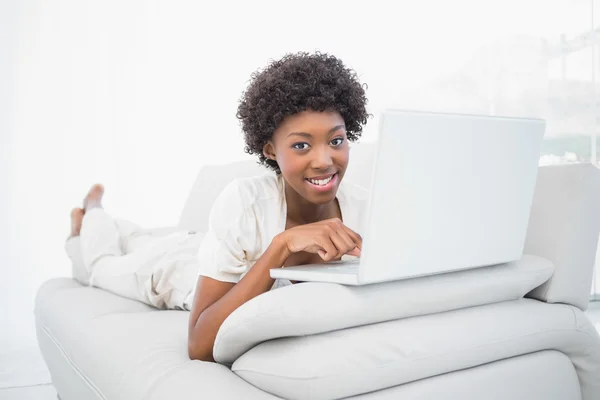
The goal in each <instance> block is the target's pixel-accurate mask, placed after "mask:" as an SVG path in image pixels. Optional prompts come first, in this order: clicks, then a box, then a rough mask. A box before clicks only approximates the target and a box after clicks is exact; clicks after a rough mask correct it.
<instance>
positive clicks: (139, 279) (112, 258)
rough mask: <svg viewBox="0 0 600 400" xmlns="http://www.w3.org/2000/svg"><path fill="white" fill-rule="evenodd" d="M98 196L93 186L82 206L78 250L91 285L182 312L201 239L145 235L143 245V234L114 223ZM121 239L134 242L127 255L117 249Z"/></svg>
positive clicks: (99, 189)
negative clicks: (83, 206)
mask: <svg viewBox="0 0 600 400" xmlns="http://www.w3.org/2000/svg"><path fill="white" fill-rule="evenodd" d="M102 195H103V188H102V187H101V186H100V187H99V188H98V187H96V186H94V187H92V190H90V193H89V194H88V196H87V197H86V200H85V201H84V205H85V207H86V209H85V214H84V216H83V221H82V224H81V232H80V242H81V243H80V244H81V252H82V258H83V262H84V265H85V266H86V268H87V269H88V270H89V271H90V273H91V275H90V285H91V286H96V287H99V288H102V289H105V290H107V291H110V292H112V293H115V294H117V295H120V296H123V297H127V298H131V299H134V300H138V301H142V302H144V303H146V304H150V305H153V306H155V307H158V308H184V301H185V298H186V297H187V295H188V294H189V292H190V291H191V290H192V288H193V285H191V284H190V283H188V281H190V280H191V279H190V278H189V276H193V277H194V278H195V276H196V275H197V267H196V264H195V255H196V253H197V250H198V248H199V247H200V242H199V240H200V237H197V236H196V235H192V236H188V234H187V233H183V232H181V233H178V234H171V235H165V236H160V237H152V236H151V235H148V238H144V240H143V242H144V243H141V242H142V241H140V240H139V239H140V236H141V235H142V236H143V235H144V232H143V231H144V230H142V229H141V228H140V229H138V228H139V227H137V226H135V225H134V224H125V226H124V225H123V224H122V222H121V224H120V223H119V222H120V221H117V220H115V219H113V218H112V217H111V216H110V215H109V214H107V213H106V212H105V211H104V209H103V208H102V204H101V199H102ZM123 233H126V234H127V235H128V237H129V236H131V238H129V239H132V238H133V239H132V240H133V241H135V242H137V243H136V244H135V246H133V247H134V249H133V251H131V252H130V253H128V254H125V253H124V252H123V248H122V246H121V244H122V243H121V241H122V239H123V235H122V234H123ZM136 237H137V239H136ZM125 239H127V238H125ZM125 247H129V246H125Z"/></svg>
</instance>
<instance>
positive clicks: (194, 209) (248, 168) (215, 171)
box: [178, 143, 375, 232]
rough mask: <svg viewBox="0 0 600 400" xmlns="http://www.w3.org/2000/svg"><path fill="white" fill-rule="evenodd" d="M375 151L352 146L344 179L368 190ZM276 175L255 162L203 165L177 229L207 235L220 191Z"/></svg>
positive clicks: (369, 146) (365, 146) (370, 147)
mask: <svg viewBox="0 0 600 400" xmlns="http://www.w3.org/2000/svg"><path fill="white" fill-rule="evenodd" d="M374 151H375V145H374V143H360V144H358V143H357V144H352V145H351V148H350V162H349V165H348V170H347V171H346V176H345V178H344V180H347V181H350V182H354V183H356V184H359V185H361V186H363V187H366V188H368V187H369V183H370V180H371V166H372V164H373V155H374ZM265 173H274V172H272V171H270V170H269V169H267V168H265V167H264V166H262V165H259V164H258V163H257V161H255V160H249V161H238V162H234V163H230V164H225V165H206V166H204V167H203V168H202V169H201V170H200V172H199V173H198V176H197V177H196V181H195V182H194V185H193V186H192V190H191V191H190V194H189V196H188V198H187V200H186V202H185V204H184V206H183V211H182V213H181V216H180V217H179V223H178V227H179V228H181V229H185V230H196V231H198V232H206V231H207V229H208V216H209V214H210V209H211V207H212V204H213V203H214V201H215V200H216V198H217V196H218V195H219V194H220V193H221V191H222V190H223V189H224V188H225V187H226V186H227V185H228V184H229V183H230V182H231V181H233V180H234V179H235V178H243V177H249V176H256V175H261V174H265Z"/></svg>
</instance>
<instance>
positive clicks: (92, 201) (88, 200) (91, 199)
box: [83, 183, 104, 211]
mask: <svg viewBox="0 0 600 400" xmlns="http://www.w3.org/2000/svg"><path fill="white" fill-rule="evenodd" d="M103 195H104V186H102V185H101V184H99V183H97V184H95V185H93V186H92V187H91V189H90V191H89V192H88V194H87V196H85V199H84V200H83V209H84V210H85V211H87V210H89V209H92V208H96V207H100V208H102V196H103Z"/></svg>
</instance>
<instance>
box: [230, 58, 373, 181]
mask: <svg viewBox="0 0 600 400" xmlns="http://www.w3.org/2000/svg"><path fill="white" fill-rule="evenodd" d="M365 88H366V85H364V87H363V85H361V83H360V82H359V80H358V76H357V74H356V72H355V71H354V70H351V69H349V68H346V67H345V66H344V64H343V63H342V61H341V60H339V59H338V58H336V57H334V56H332V55H329V54H326V53H320V52H316V53H314V54H309V53H305V52H300V53H292V54H286V55H285V56H284V57H283V58H282V59H280V60H277V61H271V63H270V64H269V65H268V66H267V67H266V68H264V69H262V70H258V71H256V72H254V73H253V74H252V76H251V78H250V83H249V85H248V88H247V89H246V91H245V92H244V93H243V94H242V97H241V98H240V101H239V106H238V110H237V118H238V119H239V120H240V125H241V127H242V131H243V133H244V139H245V142H246V146H245V148H244V151H245V152H246V153H248V154H256V155H258V158H259V163H261V164H263V165H265V166H266V167H268V168H270V169H272V170H274V171H276V172H277V173H280V172H281V171H280V170H279V166H278V165H277V162H276V161H274V160H269V159H267V158H266V157H265V156H264V154H263V147H264V145H265V144H266V143H267V141H268V140H270V139H271V137H272V136H273V132H275V129H276V128H277V126H279V124H280V123H281V121H283V119H284V118H285V117H287V116H290V115H294V114H297V113H299V112H302V111H306V110H313V111H337V112H338V113H340V115H341V116H342V118H343V119H344V123H345V125H346V134H347V137H348V140H349V141H351V142H354V141H356V140H357V139H358V138H360V136H361V134H362V128H363V125H365V124H366V123H367V119H368V117H369V114H368V113H367V110H366V104H367V98H366V95H365V90H364V89H365Z"/></svg>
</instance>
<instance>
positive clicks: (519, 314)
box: [35, 145, 600, 400]
mask: <svg viewBox="0 0 600 400" xmlns="http://www.w3.org/2000/svg"><path fill="white" fill-rule="evenodd" d="M371 159H372V146H371V145H357V146H356V147H355V148H353V149H352V153H351V168H350V170H349V171H348V175H347V177H348V179H352V180H354V181H357V182H359V183H362V184H367V183H368V180H369V176H368V175H369V174H368V171H369V168H368V166H369V165H370V160H371ZM263 172H264V170H263V169H262V167H260V166H258V165H256V164H255V163H254V162H253V161H248V162H240V163H234V164H230V165H225V166H219V167H217V166H209V167H205V168H203V169H202V171H201V172H200V174H199V176H198V178H197V180H196V182H195V184H194V186H193V189H192V192H191V194H190V196H189V198H188V201H187V202H186V205H185V207H184V211H183V213H182V215H181V220H180V222H179V227H180V228H182V229H195V230H198V231H203V230H205V229H206V225H207V216H208V212H209V210H210V206H211V204H212V201H213V200H214V198H215V197H216V195H217V194H218V193H219V192H220V190H221V189H222V188H223V187H224V186H225V185H226V184H227V183H228V182H229V180H231V179H233V177H235V176H248V175H254V174H256V173H263ZM599 200H600V171H598V170H597V169H596V168H595V167H593V166H591V165H567V166H556V167H541V168H540V170H539V176H538V183H537V187H536V192H535V196H534V201H533V207H532V213H531V218H530V223H529V229H528V234H527V240H526V243H525V253H526V254H527V255H526V256H525V257H524V258H523V259H522V260H520V261H518V262H515V263H509V264H506V265H498V266H492V267H488V268H481V269H476V270H471V271H462V272H458V273H451V274H444V275H439V276H433V277H426V278H417V279H411V280H405V281H399V282H393V283H387V284H380V285H369V286H365V287H359V288H351V287H345V286H341V285H334V284H319V283H303V284H299V285H293V286H289V287H285V288H282V289H278V290H275V291H271V292H268V293H265V294H263V295H261V296H258V297H257V298H255V299H253V300H252V301H250V302H248V303H246V304H245V305H243V306H242V307H240V309H238V310H236V311H235V312H234V313H233V314H232V315H231V316H230V317H229V318H228V319H227V320H226V321H225V323H224V324H223V326H222V327H221V329H220V331H219V334H218V336H217V340H216V342H215V348H214V352H215V356H216V358H217V360H218V361H219V362H220V364H217V363H206V362H200V361H191V360H190V359H189V358H188V355H187V323H188V315H189V313H188V312H186V311H160V310H156V309H153V308H151V307H149V306H147V305H144V304H142V303H139V302H136V301H132V300H128V299H124V298H121V297H118V296H115V295H112V294H110V293H108V292H105V291H102V290H99V289H95V288H90V287H86V286H83V285H81V284H80V283H79V282H78V281H77V280H75V279H70V278H56V279H52V280H50V281H48V282H46V283H45V284H43V285H42V287H41V288H40V289H39V292H38V294H37V298H36V307H35V317H36V326H37V335H38V340H39V345H40V348H41V350H42V353H43V355H44V358H45V360H46V363H47V364H48V367H49V369H50V373H51V375H52V380H53V383H54V386H55V387H56V390H57V392H58V394H59V396H60V398H61V399H63V400H87V399H111V400H112V399H128V400H134V399H140V400H141V399H143V400H149V399H182V400H183V399H257V400H259V399H275V398H291V399H329V398H348V397H352V398H360V399H371V400H375V399H377V400H379V399H404V400H411V399H494V400H495V399H498V400H499V399H511V400H521V399H523V400H524V399H528V400H532V399H540V400H541V399H544V400H549V399H556V400H559V399H560V400H575V399H584V400H597V399H600V338H599V336H598V333H597V332H596V331H595V330H594V328H593V326H592V325H591V323H590V322H589V321H588V320H587V319H586V317H585V316H584V314H583V313H582V310H585V308H586V307H587V302H588V298H589V293H590V286H591V279H592V268H593V263H594V258H595V253H596V247H597V243H598V233H599V229H600V212H599V211H600V210H599V209H598V208H599V206H600V201H599ZM73 273H74V276H75V277H76V278H78V279H79V280H82V281H84V280H85V276H82V274H81V270H80V269H78V267H77V266H74V272H73Z"/></svg>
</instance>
